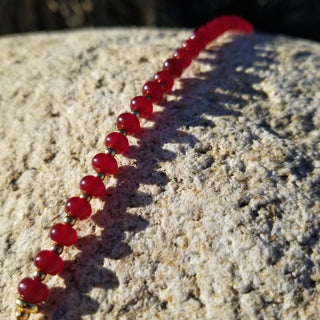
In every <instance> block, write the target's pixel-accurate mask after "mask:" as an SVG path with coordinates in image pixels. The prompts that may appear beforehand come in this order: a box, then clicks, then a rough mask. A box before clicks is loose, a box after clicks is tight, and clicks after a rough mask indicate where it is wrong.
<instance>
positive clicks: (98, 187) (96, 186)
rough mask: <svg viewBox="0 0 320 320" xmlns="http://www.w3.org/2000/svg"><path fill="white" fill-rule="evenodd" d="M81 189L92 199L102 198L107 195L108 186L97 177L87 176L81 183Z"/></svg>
mask: <svg viewBox="0 0 320 320" xmlns="http://www.w3.org/2000/svg"><path fill="white" fill-rule="evenodd" d="M80 189H81V191H82V192H83V193H85V194H86V195H88V196H90V197H94V198H102V197H103V196H104V194H105V193H106V186H105V185H104V183H103V182H102V181H101V179H99V178H98V177H95V176H85V177H83V178H82V179H81V181H80Z"/></svg>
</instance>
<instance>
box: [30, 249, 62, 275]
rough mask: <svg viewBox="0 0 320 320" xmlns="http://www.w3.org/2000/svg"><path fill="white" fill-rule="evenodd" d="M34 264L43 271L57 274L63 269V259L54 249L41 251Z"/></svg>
mask: <svg viewBox="0 0 320 320" xmlns="http://www.w3.org/2000/svg"><path fill="white" fill-rule="evenodd" d="M34 265H35V266H36V267H37V268H38V269H39V270H40V271H42V272H44V273H48V274H51V275H55V274H58V273H60V272H61V271H62V270H63V260H62V259H61V257H60V256H59V255H58V254H57V253H56V252H54V251H50V250H43V251H40V252H39V253H38V254H37V255H36V257H35V258H34Z"/></svg>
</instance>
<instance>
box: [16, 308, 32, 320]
mask: <svg viewBox="0 0 320 320" xmlns="http://www.w3.org/2000/svg"><path fill="white" fill-rule="evenodd" d="M29 317H30V313H28V312H25V311H24V310H23V309H19V310H18V311H17V312H16V319H17V320H27V319H29Z"/></svg>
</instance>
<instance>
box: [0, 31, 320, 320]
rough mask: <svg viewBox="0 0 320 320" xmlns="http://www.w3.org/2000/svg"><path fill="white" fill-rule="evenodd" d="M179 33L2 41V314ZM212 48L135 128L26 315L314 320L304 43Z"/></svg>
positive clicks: (311, 49)
mask: <svg viewBox="0 0 320 320" xmlns="http://www.w3.org/2000/svg"><path fill="white" fill-rule="evenodd" d="M187 35H188V32H185V31H180V32H177V31H170V30H169V31H158V30H135V29H123V30H121V29H115V30H89V31H79V32H72V33H55V34H36V35H27V36H15V37H8V38H2V39H1V40H0V47H1V50H0V88H1V92H0V108H1V125H0V136H1V141H0V149H1V153H0V159H1V160H0V161H1V168H0V170H1V171H0V185H1V193H0V201H1V202H0V203H1V216H0V231H1V232H0V234H1V235H0V239H1V240H0V247H1V260H0V265H1V270H2V276H1V279H0V293H1V297H2V299H1V301H0V309H1V318H2V319H11V318H12V317H13V312H14V311H13V309H14V300H15V298H16V285H17V283H18V281H19V280H20V279H21V278H22V277H24V276H27V275H30V274H32V273H33V271H34V268H33V266H32V259H33V257H34V255H35V254H36V253H37V251H38V250H39V249H40V248H49V247H50V246H51V242H50V241H49V240H48V236H47V235H48V231H49V228H50V227H51V226H52V224H53V223H55V222H57V221H61V220H62V217H63V216H64V213H63V205H64V201H65V199H66V198H67V197H70V196H73V195H77V194H79V191H78V187H77V185H78V181H79V179H80V178H81V176H83V175H84V174H87V173H92V169H91V168H90V161H91V158H92V156H93V155H94V154H95V153H97V152H100V151H103V150H104V148H103V140H104V136H105V133H106V132H110V131H112V130H113V129H114V123H115V119H116V115H117V114H119V113H120V112H122V111H125V110H129V108H128V105H129V101H130V99H131V98H132V97H133V96H134V95H136V94H137V93H139V92H140V88H141V86H142V85H143V83H144V82H145V81H146V80H147V79H148V78H149V77H150V76H151V75H152V74H153V73H154V72H155V71H156V70H158V69H159V68H160V66H161V64H162V62H163V61H164V60H165V58H166V57H167V56H168V55H169V54H170V53H171V52H172V50H173V49H174V48H175V47H177V45H178V43H179V42H180V41H181V40H182V39H184V38H185V37H186V36H187ZM230 39H231V37H230V36H229V37H224V38H223V39H221V40H220V44H222V43H224V45H222V46H220V45H218V44H215V45H213V46H212V47H211V48H210V50H208V51H207V52H204V53H203V54H202V55H201V56H200V57H199V59H198V60H197V61H196V62H195V63H194V64H193V65H192V67H191V68H190V69H189V70H188V71H187V72H185V73H184V76H183V79H182V80H181V81H179V82H178V83H177V84H176V87H175V91H174V92H173V94H172V95H170V96H168V98H167V99H168V101H167V102H166V103H165V104H163V106H157V107H156V110H155V111H156V112H155V113H154V115H153V117H152V118H151V121H148V122H144V123H143V127H144V129H143V130H142V132H141V135H140V136H139V137H138V139H134V138H130V141H131V143H132V146H131V147H130V150H129V152H128V154H127V157H126V158H123V157H118V159H119V163H120V164H121V165H122V167H121V169H120V170H119V172H118V174H117V176H116V177H115V178H111V179H110V180H109V181H108V182H107V183H108V185H109V188H108V190H107V194H106V197H105V203H102V202H99V201H93V206H94V208H95V210H96V213H95V214H94V215H93V216H92V219H89V220H88V221H84V222H80V223H78V225H77V228H78V230H79V235H80V237H81V239H80V240H79V242H78V244H77V247H76V248H70V249H68V250H66V251H65V252H64V253H63V256H64V258H65V259H66V260H67V262H66V267H65V270H64V271H63V273H62V274H61V277H60V278H59V277H50V278H48V281H47V283H48V285H49V286H50V287H52V288H53V289H52V294H51V296H50V298H49V300H48V302H47V303H46V304H45V305H43V306H42V307H41V311H42V313H40V314H38V315H36V316H34V317H33V319H54V320H60V319H67V320H73V319H74V320H80V319H96V320H99V319H121V320H124V319H148V320H151V319H165V320H170V319H226V320H230V319H255V320H256V319H308V320H310V319H314V320H316V319H319V314H320V311H319V308H320V307H319V306H320V298H319V296H320V293H319V289H320V284H319V280H320V254H319V250H320V244H319V228H320V215H319V212H320V201H319V196H320V169H319V167H320V160H319V153H320V145H319V143H320V130H319V127H320V91H319V88H320V45H319V44H317V43H312V42H310V41H304V40H299V39H290V38H285V37H281V36H268V35H261V34H256V35H253V36H236V37H235V38H234V41H233V42H230V41H229V40H230Z"/></svg>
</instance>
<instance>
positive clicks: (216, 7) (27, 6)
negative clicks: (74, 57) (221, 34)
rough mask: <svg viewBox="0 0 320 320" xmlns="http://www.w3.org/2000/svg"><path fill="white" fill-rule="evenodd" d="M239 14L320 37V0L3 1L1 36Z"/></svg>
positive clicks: (263, 28) (266, 26)
mask: <svg viewBox="0 0 320 320" xmlns="http://www.w3.org/2000/svg"><path fill="white" fill-rule="evenodd" d="M226 13H234V14H239V15H241V16H243V17H244V18H247V19H249V20H250V21H251V22H253V24H254V26H255V28H256V30H258V31H260V32H268V33H284V34H288V35H292V36H298V37H304V38H309V39H313V40H317V41H320V0H0V34H8V33H21V32H29V31H37V30H61V29H66V28H79V27H93V26H98V27H99V26H131V25H134V26H157V27H191V28H195V27H197V26H199V25H201V24H203V23H205V22H207V21H209V20H211V19H212V18H213V17H215V16H218V15H221V14H226Z"/></svg>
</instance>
